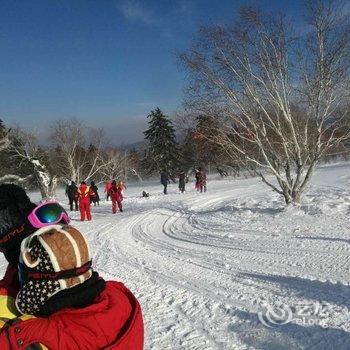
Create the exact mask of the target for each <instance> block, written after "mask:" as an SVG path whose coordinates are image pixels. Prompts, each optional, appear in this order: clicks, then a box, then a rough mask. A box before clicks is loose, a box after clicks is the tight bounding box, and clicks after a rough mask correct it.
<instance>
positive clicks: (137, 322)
mask: <svg viewBox="0 0 350 350" xmlns="http://www.w3.org/2000/svg"><path fill="white" fill-rule="evenodd" d="M19 276H20V284H21V287H20V290H19V293H18V294H17V297H16V306H17V309H18V310H19V311H20V313H22V314H26V315H32V316H35V318H31V319H26V320H25V321H23V322H19V323H17V324H14V325H13V326H12V324H11V325H10V326H9V327H8V328H5V329H4V330H3V332H2V333H0V349H1V350H7V349H17V347H18V345H21V347H18V348H19V349H26V347H27V346H29V345H31V344H33V343H37V344H38V343H39V344H40V346H42V347H45V348H48V349H50V350H56V349H57V350H59V349H62V350H63V349H71V350H75V349H76V350H78V349H79V350H80V349H89V350H98V349H105V348H108V349H119V350H127V349H128V350H131V349H133V350H141V349H143V321H142V315H141V308H140V305H139V303H138V302H137V300H136V298H135V297H134V296H133V295H132V293H131V292H130V291H129V290H128V289H127V288H126V287H125V286H124V285H123V284H122V283H119V282H105V281H104V280H103V279H102V278H100V277H99V276H98V274H97V272H95V271H94V270H93V268H92V263H91V253H90V248H89V246H88V243H87V241H86V239H85V238H84V236H83V235H82V234H81V233H80V232H79V231H78V230H77V229H75V228H74V227H72V226H68V225H51V226H47V227H44V228H41V229H39V230H38V231H36V232H35V233H34V234H32V235H31V236H29V237H28V238H26V239H24V240H23V241H22V244H21V253H20V264H19Z"/></svg>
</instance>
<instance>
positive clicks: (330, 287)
mask: <svg viewBox="0 0 350 350" xmlns="http://www.w3.org/2000/svg"><path fill="white" fill-rule="evenodd" d="M144 189H145V190H147V191H149V192H150V193H151V197H150V198H149V199H143V198H140V194H141V192H142V190H144ZM101 197H102V194H101ZM126 197H127V198H126V199H125V201H124V205H125V212H124V213H118V214H116V215H112V214H111V209H110V203H102V204H101V206H100V207H98V208H93V221H92V222H91V223H88V222H85V223H81V222H79V221H78V215H77V214H76V213H74V214H73V224H74V225H76V226H77V227H78V228H79V229H80V230H81V231H82V232H84V233H85V234H86V235H87V237H88V239H89V241H90V244H91V246H92V250H93V253H94V264H95V266H96V268H97V270H98V271H100V273H101V274H102V275H103V276H104V277H105V278H107V279H116V280H121V281H123V282H124V283H125V284H126V285H127V286H128V287H129V288H130V289H131V290H132V291H133V292H134V293H135V294H136V296H137V297H138V298H139V300H140V302H141V304H142V308H143V314H144V320H145V328H146V334H145V336H146V347H145V348H146V349H266V350H274V349H317V350H319V349H321V350H322V349H325V350H330V349H337V350H342V349H344V350H345V349H350V322H349V321H350V316H349V313H348V308H349V307H350V285H349V283H350V259H349V257H350V222H349V211H350V165H349V164H337V165H332V166H324V167H322V168H320V169H319V170H318V171H317V173H316V175H315V178H314V181H313V184H312V187H311V189H310V191H309V194H308V195H307V196H306V197H305V200H304V203H303V204H302V205H301V207H300V208H288V209H285V208H284V206H283V203H282V201H281V199H280V198H279V197H278V196H277V195H276V194H274V193H273V192H271V190H270V189H268V188H267V187H266V186H264V185H263V184H262V183H261V182H260V181H259V180H258V179H246V180H221V181H219V180H212V181H210V182H209V184H208V192H207V193H205V194H198V193H196V192H195V191H194V189H193V185H192V184H191V185H189V188H188V192H187V193H186V194H184V195H182V194H179V193H178V191H177V188H176V185H172V186H170V194H169V195H168V196H164V195H162V194H161V188H160V186H159V185H158V184H153V185H148V186H146V185H144V187H142V186H135V187H131V188H129V189H128V190H127V191H126ZM61 199H63V200H64V197H62V198H61ZM0 266H1V270H2V271H4V269H5V266H6V264H5V262H4V259H3V258H1V261H0ZM317 302H318V303H319V304H317ZM264 305H270V306H272V307H275V308H276V307H281V306H279V305H287V306H288V307H289V308H290V309H292V310H293V315H295V314H296V313H297V312H296V310H297V308H298V307H300V306H302V305H307V306H310V305H312V306H314V305H321V306H322V307H321V308H322V311H324V310H323V308H324V307H325V305H326V307H327V310H328V312H327V314H325V315H323V316H322V314H321V312H320V310H318V311H317V317H316V318H317V319H321V318H322V319H323V320H325V321H326V325H324V327H322V326H320V325H318V324H314V323H315V322H314V323H312V322H309V323H305V322H304V323H303V324H298V323H297V322H296V321H295V320H294V321H293V322H288V323H286V324H283V325H275V324H273V326H274V327H273V328H268V327H266V326H264V325H263V324H262V323H261V322H260V321H259V319H258V313H259V312H261V311H262V310H264V307H263V306H264ZM275 310H277V309H275ZM278 310H280V309H278ZM316 321H317V320H316ZM282 323H285V322H282Z"/></svg>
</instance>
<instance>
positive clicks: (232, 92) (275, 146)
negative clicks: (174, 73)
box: [181, 1, 350, 204]
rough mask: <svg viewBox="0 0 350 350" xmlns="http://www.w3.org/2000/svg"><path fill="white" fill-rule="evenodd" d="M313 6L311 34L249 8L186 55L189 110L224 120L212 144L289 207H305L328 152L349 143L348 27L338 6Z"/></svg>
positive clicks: (203, 36)
mask: <svg viewBox="0 0 350 350" xmlns="http://www.w3.org/2000/svg"><path fill="white" fill-rule="evenodd" d="M308 6H309V7H308V10H309V11H308V17H307V24H308V27H306V28H307V32H306V33H299V34H296V35H295V34H292V33H293V31H292V28H291V27H290V25H289V24H288V21H287V19H286V18H285V17H283V16H273V15H267V14H263V13H261V12H259V11H258V10H256V9H254V8H250V7H244V8H241V10H240V20H239V22H238V23H236V25H233V26H226V27H223V26H217V27H209V28H208V27H206V28H202V30H201V33H200V38H199V40H198V42H197V44H196V45H194V46H193V47H192V48H191V49H190V50H189V51H188V52H187V53H184V54H182V55H181V59H182V61H183V62H184V63H185V66H186V67H187V68H188V69H189V71H190V73H191V96H190V98H189V100H188V105H189V106H190V107H191V108H192V109H193V108H194V109H196V110H197V111H199V112H201V113H203V111H204V112H205V113H207V114H208V115H215V116H220V120H221V123H220V126H219V127H218V131H219V132H218V133H217V134H216V136H215V142H217V143H218V144H219V145H221V146H222V148H223V149H224V151H225V152H226V153H227V155H228V156H229V157H231V158H232V160H234V161H235V162H236V161H240V162H241V163H242V164H244V165H245V166H247V167H249V168H250V169H253V170H254V171H255V172H256V173H257V174H258V175H259V176H260V177H261V179H262V180H263V181H264V182H265V183H266V184H267V185H268V186H270V187H271V188H272V189H273V190H274V191H276V192H278V193H280V194H281V195H283V196H284V199H285V202H286V203H287V204H290V203H298V202H299V201H300V199H301V195H302V194H303V192H304V191H305V190H306V188H307V185H308V184H309V182H310V179H311V177H312V174H313V172H314V169H315V166H316V165H317V163H318V162H319V160H320V158H321V157H322V156H323V155H324V154H325V153H326V152H327V150H329V149H330V148H332V147H333V146H334V145H336V144H339V143H341V142H342V141H344V140H346V139H348V138H349V128H348V126H347V125H345V123H344V118H343V116H344V114H343V113H340V111H341V108H340V107H343V106H344V105H345V102H346V99H347V98H348V97H349V88H348V87H349V69H348V66H349V65H348V63H349V62H348V60H349V33H350V32H349V21H348V22H346V21H345V18H344V16H342V15H341V13H342V12H341V11H339V9H338V8H336V7H335V5H334V4H333V2H327V1H310V2H309V5H308ZM208 111H209V112H208ZM269 173H271V174H272V175H274V177H273V178H270V177H268V176H267V174H269ZM273 179H275V180H273Z"/></svg>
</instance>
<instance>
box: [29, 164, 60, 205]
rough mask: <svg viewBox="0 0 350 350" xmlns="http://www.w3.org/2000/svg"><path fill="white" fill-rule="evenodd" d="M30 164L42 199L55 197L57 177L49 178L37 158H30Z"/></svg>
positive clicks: (47, 172) (48, 174) (45, 169)
mask: <svg viewBox="0 0 350 350" xmlns="http://www.w3.org/2000/svg"><path fill="white" fill-rule="evenodd" d="M30 161H31V163H32V165H33V167H34V172H35V175H36V179H37V181H38V185H39V188H40V193H41V197H42V199H51V198H54V197H55V196H56V188H57V177H56V176H55V175H54V176H51V175H50V173H49V171H48V170H47V168H46V166H45V165H44V164H42V163H41V162H40V160H39V159H37V158H32V159H31V160H30Z"/></svg>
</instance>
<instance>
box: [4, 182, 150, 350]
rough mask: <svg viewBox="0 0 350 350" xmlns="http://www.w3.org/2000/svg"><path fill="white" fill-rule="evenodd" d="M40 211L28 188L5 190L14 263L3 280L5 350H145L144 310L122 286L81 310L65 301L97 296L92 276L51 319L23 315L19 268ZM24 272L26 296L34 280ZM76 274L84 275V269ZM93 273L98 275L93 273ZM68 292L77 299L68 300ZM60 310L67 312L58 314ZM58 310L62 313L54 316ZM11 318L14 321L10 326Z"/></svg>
mask: <svg viewBox="0 0 350 350" xmlns="http://www.w3.org/2000/svg"><path fill="white" fill-rule="evenodd" d="M35 207H36V205H35V204H34V203H32V202H31V201H30V200H29V198H28V196H27V195H26V193H25V191H24V190H23V189H22V188H20V187H18V186H15V185H0V250H1V251H2V252H4V253H5V257H6V259H7V260H8V261H9V266H8V268H7V270H6V274H5V276H4V278H3V279H2V280H1V281H0V296H1V297H0V329H1V330H0V349H1V350H15V349H16V350H17V349H18V350H29V349H30V350H33V349H38V350H39V349H49V350H60V349H67V350H78V349H92V350H93V349H102V348H103V349H116V350H130V349H133V350H141V349H143V322H142V314H141V309H140V305H139V303H138V301H137V300H136V298H135V297H134V296H133V294H132V293H131V292H130V291H129V290H128V289H127V288H126V287H125V286H124V285H123V284H122V283H119V282H106V284H105V289H104V290H103V291H101V292H100V294H99V295H98V296H97V297H96V298H95V299H94V301H93V303H92V304H89V305H86V306H81V307H79V306H78V305H73V304H70V305H67V302H66V301H65V300H67V299H68V300H72V301H73V302H74V303H76V302H79V300H85V302H86V300H87V299H86V296H85V297H82V296H81V295H80V293H81V291H82V290H84V291H86V293H88V294H90V293H91V292H93V293H95V292H94V291H96V289H95V288H91V290H90V288H88V286H94V285H95V283H96V279H95V278H92V277H91V278H89V279H87V280H86V281H85V282H83V283H82V284H80V285H76V286H72V288H69V289H68V290H62V291H60V292H59V293H56V294H55V295H56V296H57V298H56V299H53V301H54V302H52V303H51V306H50V304H49V306H50V307H49V309H48V310H49V313H50V315H49V316H47V317H46V316H42V317H40V316H39V317H35V316H32V315H22V316H20V313H19V311H18V310H17V308H16V307H15V302H14V298H15V297H16V294H17V293H18V290H19V280H18V275H19V273H18V270H17V265H18V260H19V255H20V254H19V252H20V245H21V242H22V240H23V239H25V238H26V237H28V235H30V234H31V233H33V232H34V231H35V230H36V228H35V227H33V226H32V225H31V223H30V222H29V221H28V219H27V217H28V215H29V214H30V213H31V211H32V210H33V209H35ZM61 228H63V227H61ZM69 231H70V230H69ZM68 234H69V232H68ZM72 235H73V236H74V233H73V232H71V234H70V236H72ZM67 237H68V236H67ZM58 241H59V240H58ZM78 246H79V244H78ZM66 248H67V244H62V246H61V252H65V251H66ZM32 252H33V253H35V252H37V250H36V249H34V250H33V251H32ZM35 254H36V253H35ZM81 255H82V254H81ZM30 260H31V259H30ZM62 263H63V261H62ZM22 264H23V259H22ZM85 267H86V266H85ZM20 270H22V273H21V276H22V289H21V290H22V291H23V286H24V285H25V282H24V284H23V281H24V280H25V279H26V277H28V278H32V277H33V276H31V275H30V274H29V273H28V271H24V272H27V273H23V266H22V268H21V269H20ZM73 270H74V271H77V272H81V270H79V268H78V269H73ZM31 272H34V273H37V272H35V271H31ZM45 272H46V270H45ZM68 272H69V273H72V271H68ZM39 273H40V272H39ZM64 273H67V271H65V272H64ZM91 273H92V274H93V271H91ZM34 277H35V276H34ZM40 277H43V276H40ZM51 277H52V276H51ZM60 277H67V275H65V276H60ZM96 277H97V276H96ZM79 279H80V277H79ZM29 282H30V281H29ZM49 282H51V283H52V282H53V281H51V280H50V281H49ZM68 292H69V293H70V294H71V297H69V298H66V296H67V294H66V293H68ZM60 293H61V295H59V294H60ZM58 296H59V297H58ZM88 298H89V297H88ZM18 305H21V303H18ZM55 305H56V306H55ZM59 305H60V307H64V308H63V309H59V310H58V308H57V306H59ZM70 306H71V307H70ZM56 309H57V311H55V312H53V313H51V311H54V310H56ZM50 310H51V311H50ZM44 312H47V310H46V311H44ZM6 319H8V320H10V321H9V322H6ZM125 319H127V320H126V321H125ZM39 343H40V344H39ZM106 343H108V346H106Z"/></svg>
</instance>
